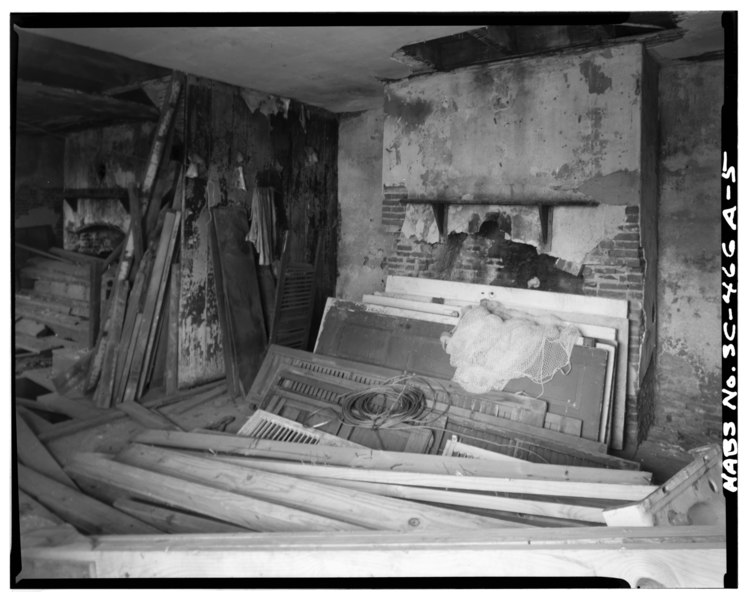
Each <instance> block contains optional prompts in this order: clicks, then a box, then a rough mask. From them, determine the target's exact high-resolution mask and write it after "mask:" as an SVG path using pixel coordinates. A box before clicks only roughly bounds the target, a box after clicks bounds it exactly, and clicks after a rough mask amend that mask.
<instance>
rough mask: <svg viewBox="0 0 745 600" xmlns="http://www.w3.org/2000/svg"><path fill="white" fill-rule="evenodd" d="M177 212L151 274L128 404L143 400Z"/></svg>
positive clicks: (165, 231) (127, 388)
mask: <svg viewBox="0 0 745 600" xmlns="http://www.w3.org/2000/svg"><path fill="white" fill-rule="evenodd" d="M176 217H177V214H176V213H172V212H168V213H167V214H166V220H165V222H164V224H163V230H162V232H161V236H160V241H159V243H158V250H157V253H156V254H155V259H154V262H153V268H152V271H151V273H150V279H149V282H148V286H147V292H146V294H145V302H144V305H143V308H142V322H141V325H140V333H139V335H138V336H137V338H136V339H134V340H133V341H134V343H135V346H134V350H133V355H132V364H131V368H130V370H129V373H128V374H127V384H126V386H125V390H124V402H129V401H133V400H135V399H136V398H138V397H139V393H138V391H139V384H140V379H141V376H142V374H143V372H144V370H145V358H146V353H147V349H148V346H149V344H150V339H151V331H152V325H153V321H154V319H155V311H156V304H157V301H158V297H159V293H160V288H161V281H162V279H163V273H164V271H165V270H166V268H167V262H166V261H167V259H168V258H169V257H170V255H171V253H172V252H173V243H172V242H175V235H174V231H177V229H176V228H175V227H174V225H175V219H176Z"/></svg>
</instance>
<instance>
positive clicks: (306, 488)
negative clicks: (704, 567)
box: [117, 445, 510, 531]
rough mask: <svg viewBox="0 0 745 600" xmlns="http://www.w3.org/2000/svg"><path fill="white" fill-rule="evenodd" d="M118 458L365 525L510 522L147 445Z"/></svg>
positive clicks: (410, 527)
mask: <svg viewBox="0 0 745 600" xmlns="http://www.w3.org/2000/svg"><path fill="white" fill-rule="evenodd" d="M117 460H121V461H123V462H125V463H127V464H130V465H133V466H137V467H142V468H145V469H148V470H152V471H157V472H158V473H163V474H164V475H171V476H175V477H179V478H183V479H187V480H189V481H194V482H196V483H202V484H204V485H210V486H214V487H217V488H219V489H222V490H225V491H228V492H235V493H239V494H245V495H247V496H250V497H252V498H258V499H261V500H266V501H267V502H272V503H275V504H277V505H282V506H288V507H291V508H296V509H299V510H303V511H308V512H311V513H313V514H317V515H321V516H326V517H329V518H333V519H338V520H341V521H345V522H347V523H352V524H354V525H358V526H360V527H363V528H365V529H385V530H392V531H418V530H422V529H437V530H441V531H442V530H448V529H453V528H457V529H480V528H484V527H492V528H495V527H506V526H509V525H510V524H509V523H506V522H503V521H500V520H498V519H488V518H484V517H478V516H474V515H468V514H465V513H460V512H457V511H452V510H447V509H440V508H435V507H427V506H421V505H418V504H414V503H411V502H405V501H399V500H395V499H390V498H388V497H385V496H378V495H376V494H368V493H366V492H356V491H352V492H350V491H349V490H348V489H346V488H338V487H335V486H333V485H326V484H319V483H316V482H311V481H305V480H302V479H298V478H296V477H288V476H286V475H278V474H275V473H269V472H266V471H261V470H258V469H252V468H250V467H245V466H242V465H237V464H231V463H229V462H226V461H221V460H219V459H214V458H205V457H201V456H193V455H189V454H184V453H183V452H175V451H172V450H163V449H160V448H152V447H148V446H141V445H135V446H130V447H129V448H127V449H126V450H124V451H123V452H122V453H120V454H119V455H118V456H117Z"/></svg>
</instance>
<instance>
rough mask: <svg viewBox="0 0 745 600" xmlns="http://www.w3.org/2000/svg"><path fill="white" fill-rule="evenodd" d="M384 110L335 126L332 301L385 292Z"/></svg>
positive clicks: (389, 241) (388, 241)
mask: <svg viewBox="0 0 745 600" xmlns="http://www.w3.org/2000/svg"><path fill="white" fill-rule="evenodd" d="M382 158H383V110H382V108H381V109H377V110H371V111H367V112H365V113H362V114H358V115H351V116H347V117H344V118H342V120H341V122H340V124H339V210H340V212H341V226H340V238H339V254H338V256H339V277H338V279H337V283H336V296H337V297H339V298H344V299H345V300H355V301H359V300H361V299H362V296H363V295H364V294H372V293H373V292H375V291H382V290H383V289H385V278H386V276H387V274H388V262H387V259H388V256H389V255H390V254H391V252H392V251H393V238H392V236H391V235H389V234H387V233H386V232H385V231H384V230H383V228H382V206H381V203H382V200H383V187H382Z"/></svg>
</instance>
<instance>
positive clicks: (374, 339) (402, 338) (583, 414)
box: [315, 299, 607, 440]
mask: <svg viewBox="0 0 745 600" xmlns="http://www.w3.org/2000/svg"><path fill="white" fill-rule="evenodd" d="M327 304H328V305H329V306H328V309H327V310H326V311H325V313H324V318H323V326H322V328H321V330H320V332H319V335H318V339H317V342H316V348H315V351H316V352H318V353H320V354H325V355H327V356H337V357H340V358H348V359H351V360H358V361H362V362H366V363H371V364H375V365H380V366H386V367H395V368H399V369H402V370H405V371H407V372H413V373H418V374H422V375H431V376H434V377H439V378H441V379H452V377H453V375H454V374H455V367H453V366H452V365H451V364H450V356H449V355H448V354H447V353H446V352H445V350H444V349H443V348H442V344H441V343H440V335H441V334H442V333H443V332H444V331H446V330H448V329H449V328H446V327H445V326H444V325H441V324H439V323H436V322H435V323H433V322H430V321H429V320H419V319H407V318H402V317H395V316H390V315H387V314H385V315H384V314H375V313H370V312H368V311H367V307H366V306H365V305H362V304H357V303H352V302H344V301H339V300H337V299H329V300H328V301H327ZM433 306H434V305H433ZM425 318H427V315H422V319H425ZM606 361H607V353H606V352H605V351H604V350H600V349H593V348H586V347H584V346H575V348H574V349H573V350H572V355H571V362H570V364H571V366H570V368H569V370H568V372H567V373H566V374H565V373H563V372H561V371H559V372H557V373H556V374H555V375H554V376H553V378H552V379H551V380H550V381H548V382H546V383H544V384H543V385H538V384H535V383H533V382H532V381H531V380H529V379H528V378H526V377H523V378H520V379H513V380H511V381H509V382H508V383H507V385H506V387H505V391H507V392H513V393H520V392H523V393H524V394H526V395H527V396H530V397H533V398H541V399H542V400H546V401H547V402H548V410H549V412H551V413H553V414H554V415H556V416H557V418H560V417H570V418H571V419H578V420H579V421H582V422H583V423H584V425H581V424H580V423H579V422H578V421H574V422H573V425H575V426H573V427H571V428H567V429H560V430H563V431H566V432H567V433H570V432H571V433H572V434H573V435H580V434H581V435H582V437H585V438H587V439H592V440H599V439H600V438H599V430H600V417H601V412H602V403H603V394H604V386H605V380H606ZM537 424H538V425H544V423H543V422H540V423H537ZM550 424H551V426H552V428H557V427H554V426H553V421H551V423H550Z"/></svg>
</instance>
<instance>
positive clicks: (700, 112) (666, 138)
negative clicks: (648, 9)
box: [648, 61, 723, 449]
mask: <svg viewBox="0 0 745 600" xmlns="http://www.w3.org/2000/svg"><path fill="white" fill-rule="evenodd" d="M722 92H723V63H722V61H712V62H681V63H677V64H675V65H673V66H670V67H666V68H663V69H662V70H661V72H660V83H659V102H660V115H661V122H660V136H661V149H660V203H659V287H658V296H657V302H658V307H657V311H658V340H657V344H658V348H657V357H656V358H657V381H656V386H655V392H656V394H655V396H656V398H655V412H654V425H653V426H652V427H651V429H650V431H649V435H648V439H649V440H650V441H652V442H657V443H662V444H666V445H669V446H672V447H673V448H677V449H690V448H692V447H695V446H697V445H701V444H704V443H708V442H713V441H715V440H717V439H719V436H720V435H721V406H720V402H721V392H720V389H721V376H722V375H721V348H720V344H721V328H720V326H721V304H720V302H721V301H720V295H719V294H720V278H721V271H720V269H721V260H720V246H719V241H720V239H721V227H720V223H721V222H720V218H721V216H720V212H719V193H720V162H721V157H720V139H721V112H720V111H721V106H722V99H723V96H722Z"/></svg>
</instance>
